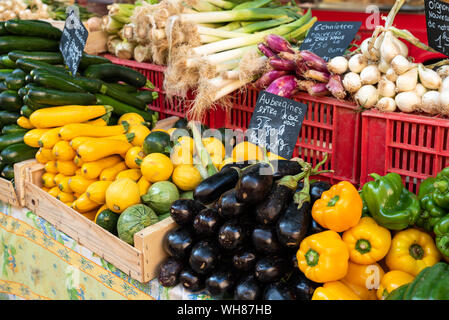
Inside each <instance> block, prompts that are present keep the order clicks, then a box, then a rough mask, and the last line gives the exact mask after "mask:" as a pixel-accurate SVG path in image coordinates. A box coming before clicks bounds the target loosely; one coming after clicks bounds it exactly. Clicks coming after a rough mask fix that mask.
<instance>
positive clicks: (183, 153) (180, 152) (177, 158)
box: [170, 144, 193, 167]
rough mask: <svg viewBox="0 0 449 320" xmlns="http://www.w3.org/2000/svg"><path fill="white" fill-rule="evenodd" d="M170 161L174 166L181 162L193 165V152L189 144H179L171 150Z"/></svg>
mask: <svg viewBox="0 0 449 320" xmlns="http://www.w3.org/2000/svg"><path fill="white" fill-rule="evenodd" d="M170 161H171V162H172V163H173V166H174V167H177V166H179V165H181V164H187V165H189V164H190V165H193V154H192V153H191V152H190V149H189V146H188V145H187V144H183V145H181V144H177V145H175V146H174V147H173V149H172V150H171V152H170Z"/></svg>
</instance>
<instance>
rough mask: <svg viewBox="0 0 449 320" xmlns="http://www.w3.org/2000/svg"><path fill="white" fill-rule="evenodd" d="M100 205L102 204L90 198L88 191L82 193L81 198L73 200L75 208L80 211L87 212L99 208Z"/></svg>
mask: <svg viewBox="0 0 449 320" xmlns="http://www.w3.org/2000/svg"><path fill="white" fill-rule="evenodd" d="M99 206H100V204H98V203H96V202H94V201H92V200H90V199H89V198H88V197H87V194H86V193H83V194H82V195H80V196H79V198H78V199H76V200H75V201H73V203H72V207H73V209H75V210H76V211H78V212H80V213H86V212H89V211H92V210H94V209H97V208H98V207H99Z"/></svg>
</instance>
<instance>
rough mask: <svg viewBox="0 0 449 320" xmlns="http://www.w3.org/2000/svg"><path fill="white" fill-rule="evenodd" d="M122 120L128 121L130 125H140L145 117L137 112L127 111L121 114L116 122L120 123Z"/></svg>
mask: <svg viewBox="0 0 449 320" xmlns="http://www.w3.org/2000/svg"><path fill="white" fill-rule="evenodd" d="M123 121H126V122H128V123H129V125H130V126H134V125H140V124H144V123H145V119H144V118H143V117H142V116H141V115H140V114H138V113H135V112H128V113H125V114H124V115H122V116H121V117H120V118H119V119H118V124H121V123H122V122H123Z"/></svg>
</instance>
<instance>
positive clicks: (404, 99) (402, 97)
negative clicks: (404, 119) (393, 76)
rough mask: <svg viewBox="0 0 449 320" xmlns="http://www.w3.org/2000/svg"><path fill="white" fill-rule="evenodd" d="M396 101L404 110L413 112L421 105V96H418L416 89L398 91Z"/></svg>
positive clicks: (400, 108) (399, 107)
mask: <svg viewBox="0 0 449 320" xmlns="http://www.w3.org/2000/svg"><path fill="white" fill-rule="evenodd" d="M394 101H396V105H397V107H398V109H399V110H401V111H402V112H413V111H415V110H417V109H418V108H419V107H420V104H421V97H418V95H417V94H416V93H415V92H414V91H407V92H401V93H398V94H397V95H396V97H395V98H394Z"/></svg>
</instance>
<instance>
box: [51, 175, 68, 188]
mask: <svg viewBox="0 0 449 320" xmlns="http://www.w3.org/2000/svg"><path fill="white" fill-rule="evenodd" d="M66 177H67V176H65V175H63V174H62V173H58V174H57V175H55V177H54V178H53V181H54V182H55V185H56V186H58V185H59V184H60V183H61V181H62V180H63V179H64V178H66Z"/></svg>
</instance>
